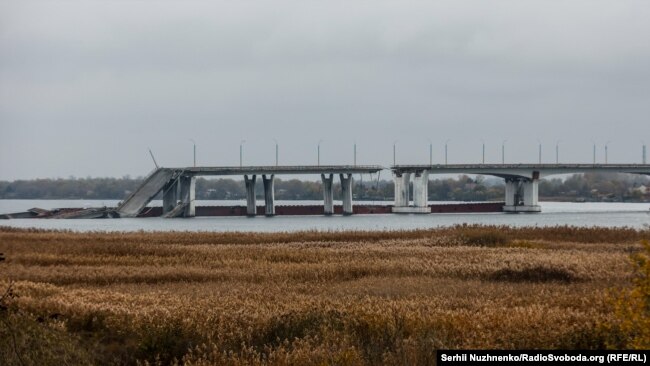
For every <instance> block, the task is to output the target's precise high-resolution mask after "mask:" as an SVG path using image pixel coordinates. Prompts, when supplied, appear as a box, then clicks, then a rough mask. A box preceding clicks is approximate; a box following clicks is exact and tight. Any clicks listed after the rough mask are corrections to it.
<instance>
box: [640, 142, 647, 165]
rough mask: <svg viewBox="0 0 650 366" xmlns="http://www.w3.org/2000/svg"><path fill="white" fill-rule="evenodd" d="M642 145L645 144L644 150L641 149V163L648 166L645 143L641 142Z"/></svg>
mask: <svg viewBox="0 0 650 366" xmlns="http://www.w3.org/2000/svg"><path fill="white" fill-rule="evenodd" d="M641 143H642V144H643V149H641V161H642V162H643V164H647V162H646V158H645V156H646V146H645V141H641Z"/></svg>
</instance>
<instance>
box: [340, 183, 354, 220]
mask: <svg viewBox="0 0 650 366" xmlns="http://www.w3.org/2000/svg"><path fill="white" fill-rule="evenodd" d="M340 178H341V193H342V195H343V197H342V199H343V215H352V213H353V208H352V174H349V173H348V174H340Z"/></svg>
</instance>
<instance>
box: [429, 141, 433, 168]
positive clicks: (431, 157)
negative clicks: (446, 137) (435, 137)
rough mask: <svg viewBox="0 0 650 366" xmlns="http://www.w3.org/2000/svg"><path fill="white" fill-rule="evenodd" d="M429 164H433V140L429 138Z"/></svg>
mask: <svg viewBox="0 0 650 366" xmlns="http://www.w3.org/2000/svg"><path fill="white" fill-rule="evenodd" d="M429 165H433V142H431V139H429Z"/></svg>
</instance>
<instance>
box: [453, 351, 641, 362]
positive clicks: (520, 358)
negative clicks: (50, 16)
mask: <svg viewBox="0 0 650 366" xmlns="http://www.w3.org/2000/svg"><path fill="white" fill-rule="evenodd" d="M614 356H615V359H617V358H619V357H616V356H622V357H620V360H623V359H624V358H625V359H627V361H641V362H643V355H640V354H624V355H614ZM440 361H442V362H467V361H470V362H598V363H605V356H604V355H593V356H588V355H582V354H578V355H568V354H563V355H555V354H552V353H549V354H542V353H536V354H528V353H521V354H507V355H490V354H485V355H478V354H474V353H469V354H467V353H465V354H454V355H448V354H445V353H443V354H441V355H440Z"/></svg>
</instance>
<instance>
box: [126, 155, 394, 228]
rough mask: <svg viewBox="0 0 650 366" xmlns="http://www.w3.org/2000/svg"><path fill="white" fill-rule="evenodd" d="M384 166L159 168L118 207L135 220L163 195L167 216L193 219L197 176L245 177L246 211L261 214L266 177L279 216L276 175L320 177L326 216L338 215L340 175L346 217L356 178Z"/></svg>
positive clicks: (268, 207)
mask: <svg viewBox="0 0 650 366" xmlns="http://www.w3.org/2000/svg"><path fill="white" fill-rule="evenodd" d="M383 169H384V167H381V166H377V165H303V166H243V167H185V168H157V169H156V170H154V171H153V172H151V173H150V174H149V175H148V176H147V177H146V178H145V180H144V182H143V183H142V184H141V185H140V187H138V189H136V191H135V192H133V193H131V194H130V195H129V196H128V197H127V198H126V199H125V200H124V201H122V202H121V203H120V205H119V206H118V208H117V210H116V213H117V214H118V215H119V216H120V217H135V216H137V215H138V214H139V213H140V211H142V209H143V208H144V207H145V206H146V205H147V204H148V203H149V202H150V201H151V200H152V199H153V198H154V197H155V196H156V195H157V194H158V193H160V192H161V191H162V193H163V216H164V217H178V216H183V217H192V216H194V215H195V205H194V201H195V196H196V195H195V190H196V188H195V185H196V184H195V182H196V177H197V176H229V175H239V176H243V177H244V184H245V186H246V211H247V213H248V215H249V216H254V215H255V214H256V212H257V203H256V196H255V184H256V182H257V177H258V176H262V184H263V185H264V201H265V202H264V203H265V214H266V215H267V216H273V215H275V202H274V201H275V193H274V191H275V189H274V178H275V176H276V175H293V174H300V175H306V174H320V176H321V180H322V182H323V201H324V213H325V215H332V214H334V186H333V182H334V175H339V178H340V180H341V190H342V193H343V197H342V201H343V214H344V215H351V214H352V175H353V174H369V173H377V172H379V171H381V170H383Z"/></svg>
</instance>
